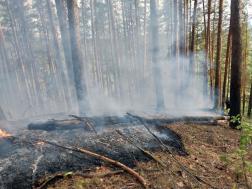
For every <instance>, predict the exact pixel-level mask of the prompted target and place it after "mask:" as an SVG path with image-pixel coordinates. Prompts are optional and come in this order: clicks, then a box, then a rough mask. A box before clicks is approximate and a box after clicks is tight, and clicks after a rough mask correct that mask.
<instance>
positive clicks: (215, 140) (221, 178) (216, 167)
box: [48, 124, 252, 189]
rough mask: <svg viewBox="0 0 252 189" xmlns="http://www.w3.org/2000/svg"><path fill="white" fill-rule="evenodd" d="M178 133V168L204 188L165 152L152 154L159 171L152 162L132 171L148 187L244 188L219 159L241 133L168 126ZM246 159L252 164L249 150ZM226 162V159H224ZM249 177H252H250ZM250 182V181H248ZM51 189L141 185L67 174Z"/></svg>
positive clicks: (100, 170)
mask: <svg viewBox="0 0 252 189" xmlns="http://www.w3.org/2000/svg"><path fill="white" fill-rule="evenodd" d="M167 127H169V128H170V129H172V130H173V131H175V132H177V133H178V134H179V135H180V136H181V137H182V140H183V143H184V145H185V148H186V151H187V152H188V156H178V155H175V157H176V159H177V160H178V162H180V164H182V165H183V166H185V167H186V168H187V169H189V170H190V172H191V173H193V174H194V175H197V176H198V177H199V178H200V179H202V180H203V181H205V182H206V183H207V184H205V183H202V182H198V181H197V180H195V179H193V178H192V177H191V176H190V175H189V174H188V173H187V172H186V171H184V170H183V168H182V169H181V166H179V165H178V163H176V161H174V160H173V159H172V158H171V155H170V154H168V153H165V152H155V156H156V157H158V158H159V159H161V160H162V161H163V162H165V163H166V165H167V167H165V168H164V167H161V166H160V165H158V164H157V163H156V162H154V161H149V162H139V163H137V166H136V167H135V169H136V170H137V172H138V173H140V174H141V175H142V176H143V177H144V178H145V179H146V180H147V182H148V183H149V184H150V188H151V189H168V188H211V186H212V187H215V188H245V186H244V184H243V179H242V177H241V176H239V174H238V173H237V171H235V166H236V165H235V164H233V163H227V162H226V161H223V160H222V159H223V158H221V157H225V156H230V154H232V153H234V151H235V150H236V149H237V147H238V144H239V136H240V131H237V130H232V129H230V128H229V127H228V126H209V125H208V126H206V125H184V124H174V125H169V126H167ZM249 156H250V157H249V159H250V160H251V161H252V150H250V155H249ZM224 159H225V158H224ZM109 171H111V169H109V168H107V167H106V166H103V167H97V168H96V170H92V171H91V172H90V173H92V174H94V175H101V174H103V173H106V172H109ZM250 176H251V175H250ZM248 179H249V181H250V182H251V180H252V177H249V178H248ZM48 188H50V189H64V188H66V189H68V188H69V189H84V188H85V189H95V188H98V189H131V188H135V189H136V188H142V187H141V185H140V184H139V183H138V182H137V181H136V180H135V179H134V178H132V177H131V176H130V175H128V174H127V173H121V174H117V175H112V176H111V175H110V176H107V177H102V178H101V177H98V176H94V177H92V178H84V177H82V176H77V175H75V174H70V176H66V177H65V178H64V179H61V180H58V181H57V182H55V183H53V184H51V185H50V186H49V187H48Z"/></svg>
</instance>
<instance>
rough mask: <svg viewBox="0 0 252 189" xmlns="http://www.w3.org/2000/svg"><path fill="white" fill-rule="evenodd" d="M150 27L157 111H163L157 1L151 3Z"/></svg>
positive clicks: (152, 0)
mask: <svg viewBox="0 0 252 189" xmlns="http://www.w3.org/2000/svg"><path fill="white" fill-rule="evenodd" d="M150 16H151V18H150V27H151V42H152V49H151V52H152V70H153V76H154V85H155V93H156V109H157V111H161V110H162V109H164V108H165V104H164V94H163V84H162V74H161V70H160V65H159V62H158V52H159V38H158V15H157V7H156V0H151V1H150Z"/></svg>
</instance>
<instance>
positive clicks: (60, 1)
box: [55, 0, 74, 82]
mask: <svg viewBox="0 0 252 189" xmlns="http://www.w3.org/2000/svg"><path fill="white" fill-rule="evenodd" d="M55 4H56V9H57V15H58V19H59V26H60V34H61V41H62V45H63V49H64V55H65V61H66V65H67V73H68V77H69V80H70V81H71V82H73V80H74V79H73V65H72V53H71V47H70V39H69V30H68V28H67V27H68V24H67V15H66V8H65V2H64V0H55Z"/></svg>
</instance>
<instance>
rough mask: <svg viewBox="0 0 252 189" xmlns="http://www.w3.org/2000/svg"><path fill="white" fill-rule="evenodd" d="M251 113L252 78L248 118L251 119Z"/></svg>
mask: <svg viewBox="0 0 252 189" xmlns="http://www.w3.org/2000/svg"><path fill="white" fill-rule="evenodd" d="M251 111H252V77H251V84H250V95H249V104H248V117H251Z"/></svg>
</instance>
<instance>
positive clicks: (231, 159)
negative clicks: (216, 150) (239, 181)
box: [220, 115, 252, 186]
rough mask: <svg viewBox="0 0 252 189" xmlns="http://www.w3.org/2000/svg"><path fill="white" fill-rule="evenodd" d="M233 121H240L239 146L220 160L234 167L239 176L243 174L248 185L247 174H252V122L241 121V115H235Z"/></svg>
mask: <svg viewBox="0 0 252 189" xmlns="http://www.w3.org/2000/svg"><path fill="white" fill-rule="evenodd" d="M231 122H239V123H241V125H240V126H238V127H237V128H238V129H240V130H241V135H240V140H239V147H238V148H237V149H236V150H235V151H234V152H233V153H231V154H225V155H223V156H221V157H220V160H221V161H223V162H225V164H226V165H230V166H231V168H234V170H235V172H236V174H237V176H243V177H244V179H245V182H246V184H247V186H249V183H248V179H247V176H248V175H249V174H252V162H250V161H249V160H248V153H249V148H250V147H251V144H252V124H251V122H249V121H246V120H243V121H241V116H240V115H238V116H234V117H232V118H231Z"/></svg>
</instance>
